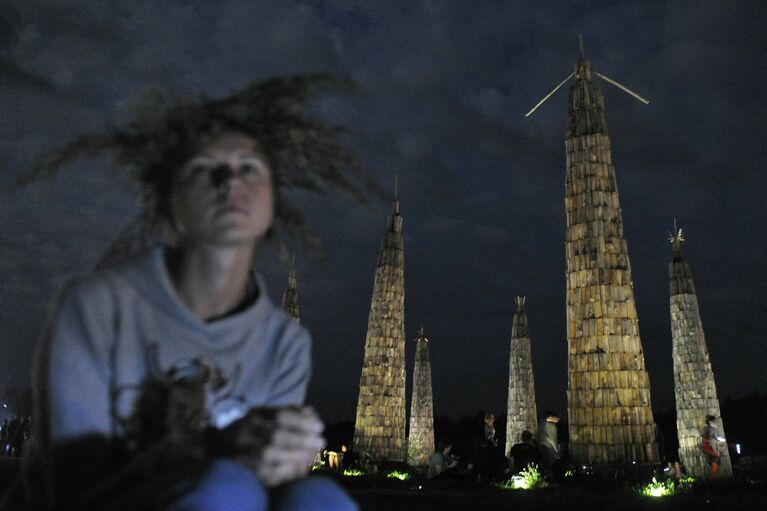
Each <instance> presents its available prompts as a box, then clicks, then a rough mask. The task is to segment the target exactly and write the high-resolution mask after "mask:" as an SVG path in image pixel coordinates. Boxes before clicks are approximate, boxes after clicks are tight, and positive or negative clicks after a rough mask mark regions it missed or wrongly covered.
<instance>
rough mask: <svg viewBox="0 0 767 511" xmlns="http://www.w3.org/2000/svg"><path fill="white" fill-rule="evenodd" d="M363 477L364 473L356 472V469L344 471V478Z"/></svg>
mask: <svg viewBox="0 0 767 511" xmlns="http://www.w3.org/2000/svg"><path fill="white" fill-rule="evenodd" d="M364 475H365V472H363V471H362V470H357V469H356V468H347V469H344V476H346V477H359V476H364Z"/></svg>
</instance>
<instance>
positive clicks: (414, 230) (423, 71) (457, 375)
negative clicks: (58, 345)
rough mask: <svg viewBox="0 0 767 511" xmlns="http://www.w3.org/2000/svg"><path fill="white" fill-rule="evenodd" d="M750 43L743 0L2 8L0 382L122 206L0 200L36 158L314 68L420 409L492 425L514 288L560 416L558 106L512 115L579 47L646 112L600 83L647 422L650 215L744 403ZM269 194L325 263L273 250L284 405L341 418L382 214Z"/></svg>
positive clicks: (754, 301) (755, 356)
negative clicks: (296, 378) (488, 416)
mask: <svg viewBox="0 0 767 511" xmlns="http://www.w3.org/2000/svg"><path fill="white" fill-rule="evenodd" d="M541 4H545V7H541ZM766 27H767V3H766V2H763V1H761V0H755V1H742V2H722V1H714V2H705V1H699V0H695V1H690V2H666V1H665V0H664V1H646V2H639V1H634V2H632V1H626V2H614V3H613V2H586V1H571V2H553V1H552V2H539V1H537V0H534V1H524V2H523V1H514V2H508V1H496V2H466V1H437V0H433V1H426V0H408V1H401V2H399V1H397V2H373V1H369V2H354V1H351V0H349V1H343V0H339V1H328V2H313V1H307V2H295V1H288V0H275V1H252V0H240V1H207V2H195V1H175V2H159V1H156V0H149V1H135V2H117V1H114V2H112V1H104V0H72V1H69V0H67V1H57V2H42V1H32V0H18V1H15V2H10V3H9V2H2V3H1V6H0V187H2V192H0V254H1V255H0V325H2V327H1V328H0V378H2V380H0V383H3V384H8V383H15V384H17V385H19V386H25V385H26V382H27V381H28V379H29V376H28V373H29V367H30V361H31V355H32V352H33V347H34V344H35V342H36V339H37V338H38V336H39V334H40V331H41V328H42V324H43V322H44V319H45V317H46V314H47V313H48V309H49V307H50V303H51V300H52V299H53V297H54V296H55V294H56V291H57V289H58V288H59V287H60V286H61V284H62V283H63V282H65V281H66V280H67V279H69V278H71V276H73V275H75V274H79V273H82V272H85V271H88V269H89V268H90V267H92V265H93V264H94V263H95V261H96V260H97V259H98V257H99V255H100V254H101V253H102V252H103V250H104V249H105V248H106V246H107V245H108V244H109V243H110V241H112V240H113V238H114V237H115V235H116V234H117V232H118V231H119V230H120V229H121V228H122V227H123V226H124V225H125V224H126V223H127V222H128V221H129V220H130V219H131V218H132V217H133V216H134V215H135V213H136V205H135V199H134V196H133V195H132V194H131V188H130V185H129V183H127V182H126V181H125V179H123V178H122V177H121V175H120V174H119V173H116V172H109V171H108V169H107V167H108V165H107V162H106V161H105V160H100V159H99V160H92V161H87V162H83V163H81V164H78V165H74V166H72V167H69V168H67V169H65V171H63V172H61V173H60V175H59V176H58V177H56V178H54V179H50V180H47V181H43V182H39V183H36V184H33V185H31V186H29V187H27V188H25V189H15V188H12V187H11V183H12V182H13V181H14V179H15V178H16V177H18V176H19V175H21V174H22V173H23V171H24V170H25V169H26V168H28V166H29V165H30V163H31V162H32V161H33V159H34V157H35V156H36V155H37V154H39V153H40V152H41V151H44V150H45V149H49V148H52V147H54V146H55V145H56V144H61V143H63V142H66V141H68V140H70V139H71V138H72V137H73V136H75V135H77V134H79V133H82V132H89V131H95V130H99V129H102V128H104V127H107V126H110V125H114V124H116V123H121V122H124V121H125V120H126V119H129V118H130V112H131V107H132V105H134V104H135V102H136V99H137V98H138V97H140V96H141V95H142V94H143V93H146V92H147V91H148V90H150V89H152V88H161V89H164V90H168V91H172V92H174V93H180V94H197V93H205V94H207V95H210V96H217V95H223V94H226V93H228V92H231V91H233V90H235V89H236V88H239V87H242V86H243V85H245V84H247V83H248V82H250V81H252V80H260V79H264V78H267V77H271V76H273V75H275V74H283V73H294V72H308V71H334V72H340V73H344V74H347V75H349V76H351V77H352V78H354V79H355V80H356V81H358V82H359V84H360V85H361V92H360V93H357V94H355V95H353V96H349V97H341V98H339V97H334V98H328V99H326V100H323V101H321V102H319V103H318V105H317V107H316V111H317V113H318V114H320V115H323V116H326V117H328V118H330V119H333V120H335V121H337V122H340V123H342V124H344V125H346V126H348V127H349V129H350V131H349V135H348V136H347V138H346V142H347V143H348V144H349V145H350V146H351V147H353V148H354V149H355V151H357V153H358V154H360V155H361V156H362V157H363V158H364V159H365V161H366V162H367V163H368V164H369V165H370V166H371V167H372V168H373V170H374V172H375V174H376V176H377V179H378V181H379V182H380V183H381V184H382V185H384V186H386V187H387V188H393V181H394V174H395V173H398V174H399V183H400V186H399V194H400V199H401V211H402V215H403V217H404V222H405V224H404V229H405V261H406V262H405V264H406V270H405V287H406V295H405V311H406V336H407V339H408V347H407V355H408V366H407V367H408V373H410V372H411V371H412V359H413V354H414V351H415V350H414V344H413V342H412V341H413V339H414V338H415V337H416V336H417V331H418V327H419V326H420V325H423V326H424V328H425V330H426V335H427V337H429V339H430V341H431V343H430V350H431V359H432V374H433V388H434V409H435V412H436V413H437V414H450V415H452V416H454V417H457V416H459V415H462V414H473V413H475V412H476V411H477V410H479V409H483V410H488V411H493V412H495V413H496V414H497V415H505V413H506V393H507V381H508V355H509V339H510V334H511V323H512V316H513V313H514V296H516V295H518V294H519V295H526V296H527V310H528V316H529V321H530V336H531V340H532V352H533V364H534V371H535V384H536V392H537V399H538V409H539V410H543V409H547V408H553V409H555V410H558V411H559V412H560V413H562V414H565V413H566V397H565V390H566V386H567V383H566V377H567V365H566V363H567V361H566V349H567V344H566V336H565V325H564V319H565V281H564V273H565V249H564V230H565V208H564V200H563V199H564V181H565V154H564V143H563V141H564V129H565V121H566V115H567V90H566V89H563V90H561V91H560V92H559V93H558V94H557V95H556V96H554V97H553V98H552V99H550V100H549V101H548V102H547V103H546V104H545V105H544V106H543V107H541V108H540V109H539V110H538V111H537V112H536V113H535V114H534V115H533V116H532V117H531V118H529V119H525V118H524V113H525V112H526V111H527V110H528V109H529V108H530V107H532V106H533V105H534V104H535V103H536V102H537V101H538V100H539V99H541V98H542V97H543V96H544V95H545V94H546V93H548V92H549V91H550V90H551V89H552V88H553V87H554V86H555V85H556V84H557V83H559V82H560V81H561V80H562V79H563V78H564V77H565V76H567V74H568V73H570V72H571V71H572V69H573V65H574V63H575V61H576V58H577V56H578V43H577V34H579V33H582V34H583V35H584V39H585V47H586V56H587V58H588V59H589V60H590V61H591V63H592V66H593V67H594V69H596V70H598V71H600V72H602V73H604V74H606V75H608V76H610V77H611V78H614V79H616V80H618V81H620V82H622V83H623V84H625V85H627V86H629V87H630V88H632V89H633V90H635V91H637V92H638V93H639V94H641V95H643V96H644V97H647V98H648V99H650V104H649V105H643V104H641V103H639V102H638V101H636V100H635V99H633V98H631V97H629V96H628V95H626V94H625V93H623V92H621V91H619V90H618V89H616V88H614V87H612V86H610V85H607V84H605V83H604V82H602V83H601V86H602V87H603V90H604V92H605V101H606V108H607V118H608V124H609V127H610V134H611V137H612V142H613V145H612V149H613V161H614V162H615V167H616V173H617V178H618V186H619V190H620V192H621V205H622V208H623V221H624V228H625V233H626V237H627V241H628V247H629V255H630V258H631V264H632V270H633V278H634V291H635V298H636V304H637V309H638V314H639V319H640V322H639V326H640V333H641V338H642V342H643V346H644V350H645V359H646V365H647V368H648V371H649V374H650V380H651V391H652V398H653V407H654V409H655V410H656V411H660V410H664V409H667V408H669V407H671V406H673V397H674V392H673V374H672V361H671V332H670V325H669V305H668V302H669V297H668V273H667V264H668V263H669V262H670V260H671V248H670V245H669V243H668V241H667V239H666V238H667V236H668V234H667V233H668V231H669V230H670V229H671V225H672V222H673V219H674V218H676V219H677V220H678V222H679V224H680V226H681V227H682V228H683V229H684V231H685V234H686V237H687V239H688V241H687V242H686V243H685V244H684V246H683V254H684V255H685V258H686V260H687V261H688V262H689V264H690V266H691V269H692V272H693V276H694V279H695V284H696V288H697V291H698V298H699V301H700V306H701V315H702V320H703V325H704V329H705V332H706V337H707V341H708V347H709V351H710V355H711V361H712V364H713V368H714V373H715V375H716V379H717V385H718V390H719V396H720V398H725V397H728V396H729V397H740V396H742V395H744V394H745V393H747V392H749V391H754V390H756V391H761V392H764V391H767V377H765V366H767V342H765V334H766V333H767V330H766V329H765V326H764V322H765V320H766V319H767V317H766V314H765V307H767V305H765V304H767V285H765V282H766V281H767V271H766V270H765V263H764V261H765V260H767V236H765V227H764V221H765V218H766V214H767V205H766V203H767V200H766V199H765V194H766V193H767V169H765V160H767V150H765V147H767V144H766V143H765V140H766V139H767V128H765V126H766V125H767V92H766V91H767V89H766V88H765V87H766V86H765V84H767V66H766V65H765V62H767V30H766ZM292 198H293V199H294V200H296V201H297V202H298V203H299V204H301V209H302V211H303V212H304V213H305V215H306V217H307V219H308V220H309V221H310V222H311V223H312V224H313V226H314V227H315V229H316V231H317V232H318V234H319V236H320V238H321V239H322V241H323V243H324V245H325V247H326V253H327V261H326V262H325V263H323V262H321V261H319V260H317V259H312V258H310V257H309V256H308V255H306V254H300V253H299V254H298V256H297V266H298V271H299V294H300V305H301V315H302V322H303V324H304V325H306V326H307V327H308V328H309V329H310V330H311V331H312V333H313V336H314V339H315V344H314V360H315V365H314V378H313V382H312V384H311V390H310V393H309V401H310V402H311V403H312V404H314V405H315V406H317V408H318V409H319V411H320V413H321V414H322V415H323V416H324V417H325V418H326V419H327V420H328V421H336V420H342V419H348V420H353V418H354V410H355V406H356V402H357V387H358V382H359V377H360V370H361V365H362V357H363V348H364V340H365V331H366V327H367V316H368V309H369V307H370V298H371V293H372V288H373V274H374V270H375V265H376V261H377V257H378V251H379V248H380V244H381V240H382V237H383V234H384V230H385V227H386V215H387V214H388V212H389V211H390V209H391V204H390V203H389V202H387V201H383V200H376V201H375V202H374V204H373V206H372V207H370V208H365V207H362V206H358V205H356V204H354V203H352V202H350V201H348V200H346V199H344V198H342V197H323V196H314V195H307V194H292ZM261 260H262V271H263V272H264V273H265V275H266V277H267V281H268V283H269V286H270V294H271V296H272V298H273V299H274V300H275V301H279V299H280V297H281V295H282V291H283V289H284V286H285V284H286V282H287V267H286V266H285V265H282V264H281V263H279V262H277V260H276V257H275V255H274V253H273V251H271V250H268V249H267V250H265V251H264V253H263V256H262V257H261ZM409 379H410V374H408V380H409ZM408 383H409V382H408ZM409 398H410V385H408V399H409ZM725 421H726V417H725Z"/></svg>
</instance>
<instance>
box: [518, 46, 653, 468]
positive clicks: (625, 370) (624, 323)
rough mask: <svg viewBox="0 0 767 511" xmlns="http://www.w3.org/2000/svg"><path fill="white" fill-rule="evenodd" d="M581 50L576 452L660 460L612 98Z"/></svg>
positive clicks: (570, 288) (573, 161) (574, 226)
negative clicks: (609, 105)
mask: <svg viewBox="0 0 767 511" xmlns="http://www.w3.org/2000/svg"><path fill="white" fill-rule="evenodd" d="M594 76H597V77H600V78H602V79H604V80H606V81H607V82H608V83H611V84H613V85H616V86H617V87H619V88H620V89H622V90H624V91H625V92H628V93H629V94H631V95H632V96H634V97H636V98H637V99H639V100H641V101H643V102H645V103H647V100H645V99H644V98H642V97H641V96H639V95H637V94H636V93H634V92H632V91H630V90H629V89H627V88H626V87H625V86H623V85H620V84H619V83H617V82H615V81H614V80H612V79H610V78H608V77H606V76H604V75H602V74H600V73H598V72H596V71H594V70H592V69H591V65H590V63H589V61H588V60H586V59H585V58H584V57H583V44H582V43H581V56H580V58H579V59H578V62H577V63H576V65H575V70H574V71H573V72H572V73H571V74H570V76H568V77H567V78H566V79H565V80H564V81H562V82H561V83H560V84H559V85H558V86H557V87H556V88H555V89H554V91H552V92H551V93H550V94H549V95H548V96H546V97H545V98H544V99H543V100H542V101H541V102H539V103H538V105H536V106H535V107H534V108H533V109H532V110H531V111H530V112H528V115H529V114H530V113H532V112H533V111H534V110H535V109H536V108H537V107H538V106H539V105H540V104H541V103H542V102H543V101H545V100H546V99H548V98H549V97H550V96H551V95H552V94H553V93H554V92H556V90H558V89H559V88H560V87H562V86H563V85H564V84H565V83H566V82H568V81H569V80H570V78H573V77H574V78H575V81H574V83H573V84H572V85H571V86H570V95H569V105H568V110H569V112H568V123H567V132H566V138H565V150H566V155H567V176H566V192H565V207H566V212H567V229H566V234H565V236H566V240H565V241H566V242H565V247H566V252H567V269H566V279H567V281H566V288H567V293H566V311H567V345H568V369H567V373H568V378H567V380H568V381H567V400H568V419H569V429H570V445H569V447H570V455H571V456H572V458H573V460H575V461H577V462H592V463H595V464H601V465H606V464H613V463H618V464H622V463H631V462H638V463H652V462H655V461H657V460H658V447H657V443H656V440H655V424H654V421H653V415H652V407H651V402H650V380H649V378H648V375H647V371H646V369H645V361H644V353H643V351H642V343H641V340H640V337H639V325H638V321H637V313H636V306H635V303H634V287H633V282H632V279H631V265H630V263H629V256H628V248H627V246H626V239H625V237H624V233H623V219H622V214H621V207H620V202H619V198H618V185H617V181H616V178H615V167H614V166H613V162H612V155H611V153H610V136H609V133H608V130H607V120H606V118H605V107H604V96H603V95H602V90H601V88H600V87H599V85H598V84H597V83H596V82H594V81H592V78H593V77H594Z"/></svg>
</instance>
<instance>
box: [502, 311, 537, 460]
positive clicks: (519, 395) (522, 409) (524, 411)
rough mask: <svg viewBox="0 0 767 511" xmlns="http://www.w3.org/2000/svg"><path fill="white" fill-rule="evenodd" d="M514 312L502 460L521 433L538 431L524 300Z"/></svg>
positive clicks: (518, 440)
mask: <svg viewBox="0 0 767 511" xmlns="http://www.w3.org/2000/svg"><path fill="white" fill-rule="evenodd" d="M516 303H517V312H516V314H514V322H513V324H512V326H511V349H510V351H509V352H510V355H509V401H508V408H507V415H506V450H505V451H504V452H505V453H506V456H509V451H511V446H512V445H514V444H516V443H519V442H520V441H521V438H522V432H523V431H524V430H528V431H530V432H531V433H533V434H535V432H536V431H538V409H537V407H536V406H535V382H534V379H533V361H532V358H531V355H530V335H529V334H528V332H527V313H526V312H525V297H524V296H518V297H517V298H516Z"/></svg>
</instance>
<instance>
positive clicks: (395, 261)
mask: <svg viewBox="0 0 767 511" xmlns="http://www.w3.org/2000/svg"><path fill="white" fill-rule="evenodd" d="M404 273H405V253H404V247H403V241H402V216H400V212H399V199H396V200H395V201H394V207H393V210H392V213H391V215H389V220H388V224H387V229H386V234H385V235H384V239H383V244H382V245H381V254H380V256H379V258H378V267H377V268H376V272H375V281H374V284H373V298H372V301H371V304H370V315H369V316H368V331H367V336H366V337H365V358H364V360H363V362H362V376H361V377H360V393H359V399H358V401H357V418H356V420H355V424H354V450H355V452H357V453H358V454H359V455H361V456H363V455H365V454H370V455H372V456H374V457H375V458H376V459H380V460H386V461H405V459H406V452H405V451H406V446H405V321H404V320H405V283H404Z"/></svg>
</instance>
